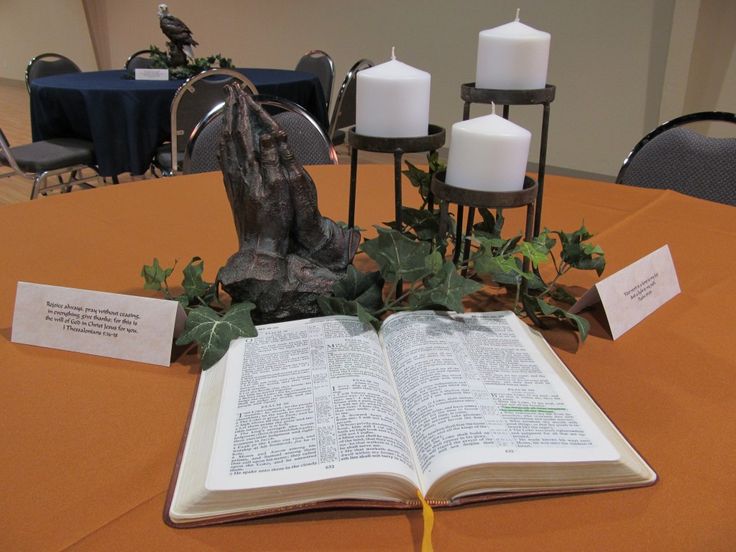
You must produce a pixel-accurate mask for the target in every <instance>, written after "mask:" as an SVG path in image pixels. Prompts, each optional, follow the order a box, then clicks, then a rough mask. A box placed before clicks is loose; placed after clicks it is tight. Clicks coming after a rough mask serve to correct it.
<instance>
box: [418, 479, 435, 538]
mask: <svg viewBox="0 0 736 552" xmlns="http://www.w3.org/2000/svg"><path fill="white" fill-rule="evenodd" d="M417 496H418V497H419V502H421V503H422V518H424V533H423V534H422V552H432V551H433V550H434V549H433V548H432V528H433V527H434V512H433V511H432V508H431V507H430V505H429V504H427V501H426V500H424V497H423V496H422V491H420V490H419V489H417Z"/></svg>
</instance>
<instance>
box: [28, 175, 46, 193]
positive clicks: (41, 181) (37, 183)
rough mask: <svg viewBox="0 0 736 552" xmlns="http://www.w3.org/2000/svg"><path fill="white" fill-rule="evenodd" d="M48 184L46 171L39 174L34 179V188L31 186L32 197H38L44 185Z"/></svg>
mask: <svg viewBox="0 0 736 552" xmlns="http://www.w3.org/2000/svg"><path fill="white" fill-rule="evenodd" d="M45 184H46V173H41V174H37V175H36V177H35V178H34V179H33V188H31V199H36V198H37V197H38V193H39V192H40V191H41V188H42V186H43V187H45Z"/></svg>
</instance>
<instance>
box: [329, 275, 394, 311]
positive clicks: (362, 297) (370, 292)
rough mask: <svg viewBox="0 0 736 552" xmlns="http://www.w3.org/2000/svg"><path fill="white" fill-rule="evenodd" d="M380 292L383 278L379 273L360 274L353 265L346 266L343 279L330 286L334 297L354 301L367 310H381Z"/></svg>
mask: <svg viewBox="0 0 736 552" xmlns="http://www.w3.org/2000/svg"><path fill="white" fill-rule="evenodd" d="M382 291H383V278H381V274H380V273H379V272H360V271H358V270H356V269H355V267H354V266H353V265H348V269H347V272H346V273H345V277H343V278H342V279H340V280H338V281H337V282H335V284H334V285H333V286H332V292H333V294H334V295H335V297H337V298H340V299H347V300H350V301H356V302H357V303H359V304H360V305H362V306H364V307H366V308H367V309H369V310H378V309H380V308H381V306H382V305H383V294H382ZM350 314H356V313H355V312H353V313H350Z"/></svg>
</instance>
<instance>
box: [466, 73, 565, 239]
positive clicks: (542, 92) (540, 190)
mask: <svg viewBox="0 0 736 552" xmlns="http://www.w3.org/2000/svg"><path fill="white" fill-rule="evenodd" d="M555 90H556V88H555V86H554V85H552V84H548V85H547V86H545V87H544V88H539V89H536V90H497V89H491V88H476V87H475V83H474V82H470V83H467V84H463V85H462V86H461V87H460V97H461V98H462V100H463V101H464V102H465V104H464V106H463V121H466V120H468V119H469V118H470V104H473V103H482V104H491V103H494V104H496V105H502V106H503V118H504V119H508V118H509V106H512V105H541V106H542V107H543V111H542V134H541V136H540V138H541V140H540V146H539V169H538V171H537V198H536V211H535V213H534V236H538V235H539V227H540V224H541V221H542V198H543V196H544V173H545V167H546V163H547V134H548V131H549V111H550V104H551V103H552V101H554V99H555Z"/></svg>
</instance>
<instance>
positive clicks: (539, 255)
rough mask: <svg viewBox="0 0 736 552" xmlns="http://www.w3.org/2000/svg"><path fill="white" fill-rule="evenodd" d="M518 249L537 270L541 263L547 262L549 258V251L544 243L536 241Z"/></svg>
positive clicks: (526, 243)
mask: <svg viewBox="0 0 736 552" xmlns="http://www.w3.org/2000/svg"><path fill="white" fill-rule="evenodd" d="M518 249H519V252H520V253H521V254H522V255H523V256H524V257H526V258H527V259H529V260H530V261H531V263H532V266H533V267H534V268H537V267H538V266H539V263H543V262H545V261H546V260H547V259H548V257H549V249H547V247H546V246H545V245H544V244H543V243H539V242H536V241H531V242H523V243H521V244H520V245H519V247H518Z"/></svg>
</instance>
